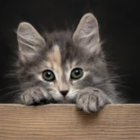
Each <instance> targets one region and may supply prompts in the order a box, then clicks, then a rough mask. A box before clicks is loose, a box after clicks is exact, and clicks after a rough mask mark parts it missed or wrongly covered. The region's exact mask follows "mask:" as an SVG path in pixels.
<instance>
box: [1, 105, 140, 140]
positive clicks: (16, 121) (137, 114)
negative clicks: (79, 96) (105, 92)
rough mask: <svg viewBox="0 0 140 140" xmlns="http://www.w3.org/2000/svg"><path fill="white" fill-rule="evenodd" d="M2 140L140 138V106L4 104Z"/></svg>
mask: <svg viewBox="0 0 140 140" xmlns="http://www.w3.org/2000/svg"><path fill="white" fill-rule="evenodd" d="M0 140H140V105H106V106H105V107H104V108H102V109H101V110H100V112H98V113H93V114H86V113H84V112H82V111H78V110H77V109H76V107H75V105H44V106H37V107H35V106H22V105H10V104H9V105H3V104H1V105H0Z"/></svg>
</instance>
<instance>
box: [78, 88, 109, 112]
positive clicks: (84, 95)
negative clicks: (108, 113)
mask: <svg viewBox="0 0 140 140" xmlns="http://www.w3.org/2000/svg"><path fill="white" fill-rule="evenodd" d="M85 91H86V92H85ZM85 91H84V90H83V91H82V92H81V93H80V94H79V95H78V96H77V107H78V108H79V109H82V110H83V111H85V112H87V113H91V112H97V111H99V110H100V108H101V107H103V106H104V105H105V104H107V103H109V100H107V98H106V97H105V96H103V95H102V94H101V93H100V92H99V91H97V90H91V89H90V90H89V89H88V90H85Z"/></svg>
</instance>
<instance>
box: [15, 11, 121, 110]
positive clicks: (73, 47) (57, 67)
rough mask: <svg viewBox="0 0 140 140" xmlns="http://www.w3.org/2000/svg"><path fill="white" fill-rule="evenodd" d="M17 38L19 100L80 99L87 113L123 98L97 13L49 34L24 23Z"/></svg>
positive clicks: (62, 101) (40, 101) (80, 106)
mask: <svg viewBox="0 0 140 140" xmlns="http://www.w3.org/2000/svg"><path fill="white" fill-rule="evenodd" d="M17 39H18V44H19V45H18V60H17V63H16V71H15V75H16V77H17V79H18V81H19V83H18V86H19V90H20V92H19V93H18V94H17V95H16V98H15V100H14V102H15V103H21V104H26V105H31V104H36V103H38V104H41V103H42V102H43V103H44V102H45V103H76V105H77V107H78V108H79V109H82V110H83V111H85V112H95V111H98V110H99V109H100V108H101V107H103V106H104V105H105V104H112V103H119V102H120V99H119V98H118V93H117V91H116V87H115V86H114V84H112V81H111V75H110V73H109V70H108V67H107V63H106V61H105V56H104V53H103V51H102V48H101V43H100V37H99V27H98V22H97V20H96V18H95V17H94V15H93V14H91V13H88V14H85V15H84V16H83V17H82V19H81V20H80V23H79V25H78V27H77V29H76V30H75V31H74V32H71V31H61V32H53V33H48V34H46V35H45V36H44V37H43V36H41V35H40V34H39V33H38V32H37V31H36V30H35V29H34V27H33V26H32V25H30V24H29V23H26V22H23V23H20V25H19V27H18V30H17Z"/></svg>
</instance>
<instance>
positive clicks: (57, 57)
mask: <svg viewBox="0 0 140 140" xmlns="http://www.w3.org/2000/svg"><path fill="white" fill-rule="evenodd" d="M49 59H50V60H51V61H52V62H54V63H56V64H58V65H61V53H60V49H59V46H58V45H55V46H53V49H52V51H51V52H50V55H49Z"/></svg>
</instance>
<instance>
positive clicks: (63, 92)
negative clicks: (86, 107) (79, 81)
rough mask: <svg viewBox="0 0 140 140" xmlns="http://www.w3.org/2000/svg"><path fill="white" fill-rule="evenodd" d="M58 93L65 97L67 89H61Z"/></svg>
mask: <svg viewBox="0 0 140 140" xmlns="http://www.w3.org/2000/svg"><path fill="white" fill-rule="evenodd" d="M60 93H61V94H62V95H63V96H64V97H65V96H66V95H67V93H68V90H61V91H60Z"/></svg>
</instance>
